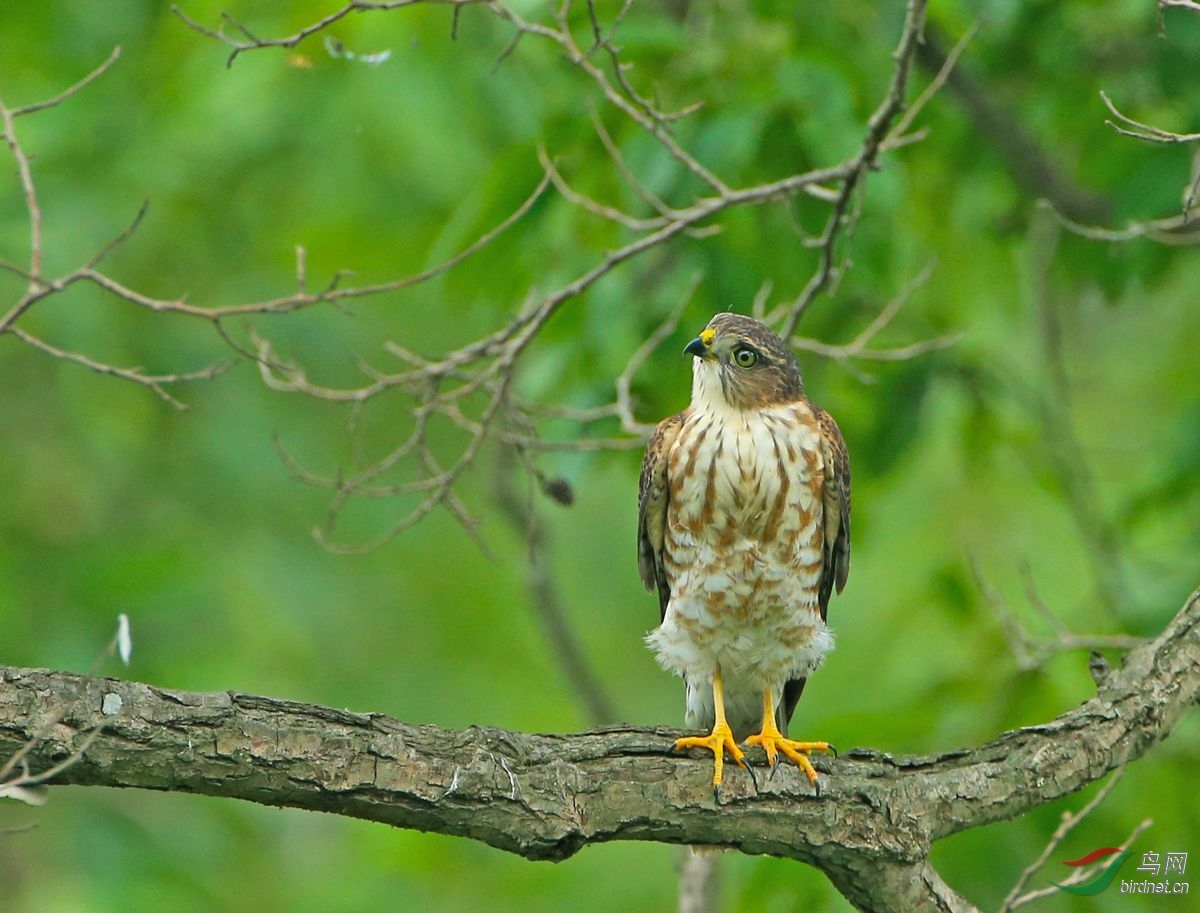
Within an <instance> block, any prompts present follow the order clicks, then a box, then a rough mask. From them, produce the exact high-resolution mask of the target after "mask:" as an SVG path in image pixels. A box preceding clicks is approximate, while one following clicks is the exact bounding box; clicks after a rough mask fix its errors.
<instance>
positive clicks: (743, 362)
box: [733, 348, 758, 368]
mask: <svg viewBox="0 0 1200 913" xmlns="http://www.w3.org/2000/svg"><path fill="white" fill-rule="evenodd" d="M733 363H734V364H736V365H737V366H738V367H739V368H753V367H754V366H755V365H756V364H757V363H758V353H757V352H755V351H754V350H753V349H746V348H742V349H737V350H736V351H735V352H734V353H733Z"/></svg>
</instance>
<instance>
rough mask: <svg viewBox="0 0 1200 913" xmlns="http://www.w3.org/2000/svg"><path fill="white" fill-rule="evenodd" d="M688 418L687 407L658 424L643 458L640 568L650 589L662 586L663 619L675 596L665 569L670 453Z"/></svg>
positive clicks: (639, 542) (639, 493)
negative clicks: (664, 554)
mask: <svg viewBox="0 0 1200 913" xmlns="http://www.w3.org/2000/svg"><path fill="white" fill-rule="evenodd" d="M686 417H687V410H686V409H685V410H684V411H683V412H680V413H679V414H678V415H672V416H671V417H670V418H665V419H663V420H662V421H661V422H659V423H658V427H657V428H655V429H654V434H652V435H651V436H650V443H649V444H647V445H646V456H645V457H644V458H643V459H642V481H641V485H640V486H639V489H638V570H639V571H640V572H641V575H642V583H644V584H645V585H646V589H647V590H652V589H654V588H655V587H658V608H659V613H660V615H659V617H660V620H661V618H662V617H663V616H665V615H666V614H667V601H668V600H669V599H670V598H671V586H670V583H668V581H667V575H666V571H665V570H664V568H663V560H662V551H663V539H664V537H665V535H666V528H667V501H668V500H669V498H670V486H669V485H668V484H667V454H669V453H670V452H671V445H672V444H674V443H675V438H677V437H678V436H679V429H680V427H682V425H683V420H684V418H686Z"/></svg>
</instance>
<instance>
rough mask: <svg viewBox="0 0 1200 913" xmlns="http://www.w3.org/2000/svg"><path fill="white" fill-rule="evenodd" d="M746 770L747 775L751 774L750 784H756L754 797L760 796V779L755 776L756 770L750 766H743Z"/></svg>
mask: <svg viewBox="0 0 1200 913" xmlns="http://www.w3.org/2000/svg"><path fill="white" fill-rule="evenodd" d="M742 766H743V767H745V768H746V773H748V774H750V782H751V783H753V784H754V795H756V796H757V795H758V777H756V776H754V768H753V767H751V766H750V765H749V764H743V765H742Z"/></svg>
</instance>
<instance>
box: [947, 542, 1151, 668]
mask: <svg viewBox="0 0 1200 913" xmlns="http://www.w3.org/2000/svg"><path fill="white" fill-rule="evenodd" d="M970 564H971V575H972V576H973V577H974V578H975V585H976V586H977V587H978V588H979V592H980V593H981V594H983V598H984V599H986V600H987V603H988V605H990V606H991V608H992V611H993V612H995V613H996V618H997V619H998V620H999V622H1000V630H1001V631H1002V632H1003V633H1004V639H1005V640H1006V641H1007V642H1008V646H1009V649H1010V650H1012V654H1013V658H1014V659H1015V660H1016V661H1017V668H1018V669H1020V670H1021V671H1023V672H1028V671H1030V670H1031V669H1040V668H1041V667H1042V666H1044V665H1045V664H1046V661H1047V660H1049V659H1050V658H1051V657H1052V656H1055V655H1056V654H1058V653H1064V652H1067V651H1070V650H1132V649H1134V648H1135V647H1138V646H1141V645H1142V644H1144V643H1145V642H1146V638H1144V637H1135V636H1133V635H1129V634H1074V633H1072V632H1071V631H1069V630H1068V629H1067V627H1066V625H1064V624H1063V623H1062V621H1061V619H1059V618H1058V617H1057V616H1055V615H1053V613H1051V612H1050V611H1049V609H1047V608H1046V606H1045V603H1043V602H1042V600H1041V599H1040V598H1039V597H1038V595H1037V592H1036V590H1035V589H1034V588H1033V583H1032V578H1031V577H1030V576H1029V572H1028V568H1025V571H1024V573H1025V591H1026V596H1027V597H1028V598H1029V602H1030V604H1031V605H1032V606H1033V607H1034V608H1035V609H1036V610H1037V611H1038V614H1040V615H1041V616H1042V617H1043V618H1044V619H1045V620H1046V621H1047V623H1048V624H1049V626H1050V628H1051V631H1052V632H1053V633H1052V636H1050V637H1044V638H1038V637H1035V636H1034V635H1033V634H1031V633H1030V632H1029V629H1028V628H1026V627H1025V625H1024V624H1022V623H1021V621H1020V619H1019V618H1017V615H1016V613H1015V612H1014V611H1013V610H1012V608H1011V607H1010V606H1009V604H1008V601H1007V600H1006V599H1005V598H1004V597H1003V596H1002V595H1001V594H1000V593H999V591H997V590H996V589H995V587H993V586H992V585H991V583H990V582H989V581H988V579H987V576H986V575H985V574H984V572H983V565H982V564H981V562H980V561H979V558H978V556H976V555H974V554H972V555H971V556H970Z"/></svg>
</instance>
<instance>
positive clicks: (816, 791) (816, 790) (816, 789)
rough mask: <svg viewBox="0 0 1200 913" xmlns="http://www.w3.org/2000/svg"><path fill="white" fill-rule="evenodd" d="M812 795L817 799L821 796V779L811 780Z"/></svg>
mask: <svg viewBox="0 0 1200 913" xmlns="http://www.w3.org/2000/svg"><path fill="white" fill-rule="evenodd" d="M813 795H815V796H816V797H817V798H818V799H819V798H820V797H821V781H820V780H813Z"/></svg>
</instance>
